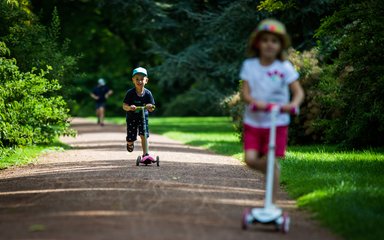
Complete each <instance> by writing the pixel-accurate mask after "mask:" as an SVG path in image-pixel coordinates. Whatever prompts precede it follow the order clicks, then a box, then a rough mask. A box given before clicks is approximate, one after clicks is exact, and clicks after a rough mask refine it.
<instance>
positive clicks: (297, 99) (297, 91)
mask: <svg viewBox="0 0 384 240" xmlns="http://www.w3.org/2000/svg"><path fill="white" fill-rule="evenodd" d="M289 88H290V90H291V92H292V100H291V102H290V103H289V104H287V105H284V106H283V107H282V109H283V110H287V111H289V110H290V109H292V108H297V107H299V106H300V104H301V103H302V102H303V101H304V90H303V88H302V87H301V84H300V82H299V81H297V80H296V81H294V82H292V83H291V84H289Z"/></svg>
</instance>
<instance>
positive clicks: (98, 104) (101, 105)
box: [96, 102, 105, 110]
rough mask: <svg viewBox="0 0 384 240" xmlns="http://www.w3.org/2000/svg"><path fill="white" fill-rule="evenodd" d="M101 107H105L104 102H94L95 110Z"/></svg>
mask: <svg viewBox="0 0 384 240" xmlns="http://www.w3.org/2000/svg"><path fill="white" fill-rule="evenodd" d="M101 107H105V102H96V110H97V109H99V108H101Z"/></svg>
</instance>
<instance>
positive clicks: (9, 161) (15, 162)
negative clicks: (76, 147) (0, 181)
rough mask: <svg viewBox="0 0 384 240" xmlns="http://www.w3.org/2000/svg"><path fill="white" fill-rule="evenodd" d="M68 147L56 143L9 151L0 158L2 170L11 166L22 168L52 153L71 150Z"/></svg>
mask: <svg viewBox="0 0 384 240" xmlns="http://www.w3.org/2000/svg"><path fill="white" fill-rule="evenodd" d="M69 148H70V147H69V146H68V145H65V144H63V143H61V142H59V141H55V142H54V143H52V144H49V145H42V146H27V147H17V148H15V149H9V150H7V151H6V153H4V155H3V156H2V157H1V158H0V169H6V168H9V167H11V166H22V165H26V164H29V163H33V162H34V161H35V160H36V159H37V157H38V156H40V155H41V154H43V153H46V152H50V151H63V150H64V149H69Z"/></svg>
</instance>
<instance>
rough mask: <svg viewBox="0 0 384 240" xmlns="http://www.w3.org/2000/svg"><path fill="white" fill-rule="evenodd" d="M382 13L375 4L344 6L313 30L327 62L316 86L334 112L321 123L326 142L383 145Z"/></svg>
mask: <svg viewBox="0 0 384 240" xmlns="http://www.w3.org/2000/svg"><path fill="white" fill-rule="evenodd" d="M383 11H384V7H383V4H382V2H381V1H378V0H370V1H354V2H353V3H349V2H347V3H346V4H345V6H344V7H343V8H341V9H340V10H339V11H337V12H335V14H333V15H332V16H330V17H328V18H326V19H325V21H324V22H323V23H322V26H321V28H320V29H319V31H318V32H317V36H318V37H319V38H320V39H321V40H322V42H321V45H320V46H321V51H322V52H323V53H324V57H325V59H326V61H328V62H331V66H330V67H328V68H327V71H325V75H324V82H323V83H321V87H322V88H323V89H324V90H327V91H328V92H327V93H328V94H327V95H326V96H324V97H323V98H322V99H321V100H322V101H323V102H325V103H326V104H329V105H330V106H331V107H332V108H333V109H334V111H333V112H334V115H333V116H330V117H328V118H326V119H325V121H324V124H325V126H326V128H328V129H329V131H328V136H327V140H328V141H329V142H335V141H336V142H340V143H342V144H344V145H345V146H352V147H363V146H383V141H382V140H381V136H382V135H383V134H384V124H383V122H384V113H383V111H382V109H384V99H383V97H382V96H383V94H384V91H383V89H384V77H383V75H382V73H383V71H384V65H383V61H382V56H383V55H384V50H383V49H384V48H383V47H384V27H383V24H382V23H383V21H384V16H383V14H382V13H383ZM332 79H336V82H332ZM333 98H336V99H337V102H335V101H334V100H332V99H333Z"/></svg>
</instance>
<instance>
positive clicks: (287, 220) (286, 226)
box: [281, 213, 291, 233]
mask: <svg viewBox="0 0 384 240" xmlns="http://www.w3.org/2000/svg"><path fill="white" fill-rule="evenodd" d="M290 223H291V218H290V217H289V216H288V213H283V224H282V225H281V231H282V232H283V233H288V232H289V224H290Z"/></svg>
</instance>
